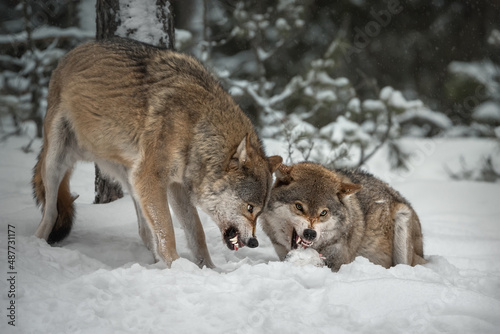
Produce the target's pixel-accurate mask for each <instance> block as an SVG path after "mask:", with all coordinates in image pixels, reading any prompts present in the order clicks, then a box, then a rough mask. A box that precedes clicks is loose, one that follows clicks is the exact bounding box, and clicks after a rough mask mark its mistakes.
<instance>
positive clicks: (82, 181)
mask: <svg viewBox="0 0 500 334" xmlns="http://www.w3.org/2000/svg"><path fill="white" fill-rule="evenodd" d="M27 142H28V138H27V137H11V138H9V139H8V140H7V141H6V142H3V143H0V222H1V227H0V263H1V265H2V267H1V268H2V269H1V270H2V271H1V272H2V276H1V279H0V282H1V283H0V309H2V312H1V314H2V316H1V317H0V332H1V333H6V332H9V333H10V332H17V333H92V334H97V333H160V332H162V333H194V332H198V333H227V332H233V333H285V332H286V333H299V332H302V333H352V332H366V333H375V332H379V333H402V332H407V333H434V332H450V333H472V332H476V333H498V329H499V328H500V261H499V258H500V200H499V198H500V184H499V183H496V184H491V183H480V182H466V181H463V182H458V181H452V180H450V178H449V176H448V174H447V173H446V172H445V170H444V169H443V165H444V164H446V165H447V166H448V168H449V169H452V170H453V169H458V168H459V166H460V159H459V157H460V155H463V156H464V158H465V160H466V162H467V163H468V165H469V166H474V164H475V162H476V161H477V160H479V159H481V157H482V156H483V155H485V154H486V153H487V152H488V153H489V152H492V150H493V149H494V143H492V142H491V141H488V140H480V139H454V140H447V139H439V140H433V141H431V140H422V139H420V140H410V139H406V140H405V141H404V147H405V148H407V149H409V150H411V151H413V152H414V153H415V155H414V158H412V160H410V166H411V168H410V170H409V171H408V172H401V173H396V172H390V171H389V170H388V167H387V163H386V158H385V155H384V151H381V152H379V153H378V154H377V156H376V157H375V158H374V159H373V160H372V161H370V164H369V166H368V167H369V169H370V171H371V172H372V173H374V174H376V175H379V176H381V177H382V178H384V179H386V180H388V181H390V182H391V184H392V185H393V186H394V187H395V188H396V189H398V190H399V191H400V192H401V193H402V194H403V195H405V196H406V197H407V198H408V199H409V200H410V201H411V202H412V203H413V206H414V208H415V209H416V211H417V212H418V214H419V215H420V219H421V222H422V226H423V233H424V242H425V246H424V247H425V248H424V251H425V254H426V258H427V259H428V260H429V263H428V264H427V265H425V266H417V267H410V266H404V265H399V266H397V267H394V268H391V269H384V268H382V267H380V266H376V265H373V264H371V263H369V262H368V261H367V260H366V259H364V258H357V259H356V261H355V262H353V263H351V264H349V265H345V266H343V267H342V268H341V270H340V271H339V272H338V273H332V272H331V271H330V270H329V269H327V268H318V267H315V266H312V265H306V266H302V267H300V266H295V265H293V264H292V263H281V262H278V259H277V257H276V255H275V253H274V250H273V248H272V246H271V243H270V241H269V239H268V238H267V237H266V236H265V235H264V234H263V232H262V231H260V232H259V234H258V237H259V240H260V246H259V247H258V248H256V249H248V248H243V249H241V250H239V251H237V252H231V251H229V250H228V249H227V248H226V246H225V245H223V244H222V242H221V237H220V233H219V230H218V228H217V227H216V226H215V224H214V223H213V222H211V221H210V219H209V218H207V216H205V215H204V214H201V217H202V221H203V224H204V226H205V231H206V234H207V239H208V243H209V244H208V246H209V249H210V252H211V255H212V259H213V260H214V262H215V264H216V265H217V266H218V269H217V270H210V269H206V268H205V269H199V268H198V267H197V266H196V265H195V264H193V263H192V262H191V261H190V259H192V257H191V254H190V253H189V250H188V249H187V245H186V241H185V238H184V236H183V231H182V230H181V228H180V227H179V225H178V224H176V234H177V241H178V244H177V245H178V251H179V253H180V255H181V257H182V258H181V259H179V260H177V261H175V262H174V264H173V266H172V268H171V269H166V268H165V267H164V266H163V265H162V264H154V263H153V258H152V255H151V254H150V253H149V251H148V250H147V249H146V247H145V246H144V245H143V244H142V242H141V239H140V237H139V235H138V233H137V223H136V217H135V211H134V208H133V204H132V201H131V199H130V197H129V196H128V195H126V196H125V197H124V198H123V199H120V200H118V201H116V202H114V203H111V204H106V205H93V204H91V203H92V200H93V165H92V164H79V165H78V166H77V168H76V170H75V173H74V176H73V179H72V182H71V185H72V191H73V192H75V193H78V194H79V195H80V197H79V198H78V200H77V201H76V207H77V219H76V224H75V226H74V229H73V231H72V233H71V235H70V236H69V237H68V238H67V239H66V240H65V241H64V242H62V243H61V244H59V245H57V246H55V247H51V246H49V245H47V244H46V243H45V242H43V241H41V240H38V239H36V238H35V237H34V236H33V234H34V232H35V230H36V227H37V225H38V223H39V221H40V218H41V214H40V212H39V210H38V209H37V208H36V207H35V204H34V202H33V200H32V195H31V187H30V184H29V183H30V178H31V169H32V167H33V166H34V164H35V159H36V155H37V152H33V153H28V154H26V153H23V152H22V150H21V146H23V145H25V144H26V143H27ZM266 144H267V145H268V153H270V154H276V153H278V154H285V145H284V144H281V143H278V142H274V141H266ZM39 145H40V142H39V141H35V143H34V145H33V147H34V148H35V150H38V148H39ZM8 225H11V226H13V227H11V228H10V230H15V239H13V240H15V263H13V264H14V268H13V270H12V269H9V267H8V261H7V259H8V254H7V249H8ZM10 271H14V272H15V273H16V274H14V275H13V276H15V280H13V281H10V282H9V281H8V279H9V278H10V276H12V275H11V274H8V272H10ZM11 283H13V284H12V285H11ZM11 289H14V290H15V298H11V297H9V293H8V292H9V290H11ZM11 301H14V302H15V316H16V318H15V325H16V327H15V328H14V327H12V326H9V325H8V321H9V318H8V317H7V315H8V314H9V312H10V311H9V310H7V308H8V307H10V305H11V304H10V303H11Z"/></svg>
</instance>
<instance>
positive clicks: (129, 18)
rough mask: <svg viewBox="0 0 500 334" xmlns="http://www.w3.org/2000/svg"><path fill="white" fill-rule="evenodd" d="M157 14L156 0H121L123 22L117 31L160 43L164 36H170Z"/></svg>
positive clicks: (154, 43)
mask: <svg viewBox="0 0 500 334" xmlns="http://www.w3.org/2000/svg"><path fill="white" fill-rule="evenodd" d="M156 15H157V13H156V0H120V18H121V23H120V26H119V27H118V29H117V30H116V33H117V35H118V36H127V37H130V38H132V39H135V40H138V41H141V42H145V43H149V44H153V45H158V44H159V43H160V40H161V39H162V38H163V39H165V38H168V36H167V35H166V34H165V32H164V30H163V26H162V23H161V21H160V20H159V19H158V18H157V16H156ZM167 44H168V43H167Z"/></svg>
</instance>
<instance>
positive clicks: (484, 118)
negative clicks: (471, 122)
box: [472, 101, 500, 123]
mask: <svg viewBox="0 0 500 334" xmlns="http://www.w3.org/2000/svg"><path fill="white" fill-rule="evenodd" d="M472 118H474V119H475V120H476V121H479V122H483V123H488V122H495V123H500V103H497V102H493V101H486V102H483V103H481V104H480V105H478V106H477V107H476V108H475V109H474V112H473V113H472Z"/></svg>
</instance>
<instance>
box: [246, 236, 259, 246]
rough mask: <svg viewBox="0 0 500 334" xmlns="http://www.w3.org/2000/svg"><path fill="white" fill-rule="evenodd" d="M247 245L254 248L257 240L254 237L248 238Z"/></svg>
mask: <svg viewBox="0 0 500 334" xmlns="http://www.w3.org/2000/svg"><path fill="white" fill-rule="evenodd" d="M247 246H248V247H250V248H255V247H258V246H259V240H257V239H256V238H250V239H248V242H247Z"/></svg>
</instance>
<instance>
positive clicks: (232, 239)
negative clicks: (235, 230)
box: [229, 236, 238, 245]
mask: <svg viewBox="0 0 500 334" xmlns="http://www.w3.org/2000/svg"><path fill="white" fill-rule="evenodd" d="M229 241H231V243H232V244H233V245H234V244H237V243H238V236H235V237H234V238H231V239H229Z"/></svg>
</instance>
